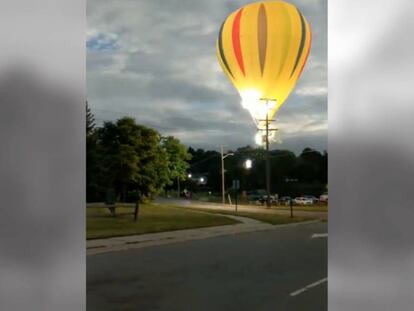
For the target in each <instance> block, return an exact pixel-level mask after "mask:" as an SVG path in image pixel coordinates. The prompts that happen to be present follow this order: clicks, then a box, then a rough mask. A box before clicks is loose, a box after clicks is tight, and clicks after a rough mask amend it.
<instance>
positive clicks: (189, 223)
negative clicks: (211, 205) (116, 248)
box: [86, 204, 238, 240]
mask: <svg viewBox="0 0 414 311" xmlns="http://www.w3.org/2000/svg"><path fill="white" fill-rule="evenodd" d="M119 206H120V207H117V209H116V214H117V216H116V217H113V216H112V215H111V214H110V212H109V210H108V209H107V208H105V207H102V206H99V205H96V206H94V205H92V206H90V207H87V209H86V238H87V239H88V240H89V239H98V238H108V237H115V236H125V235H136V234H143V233H150V232H161V231H171V230H180V229H190V228H200V227H210V226H220V225H230V224H235V223H238V221H236V220H234V219H231V218H228V217H224V216H219V215H209V214H205V213H197V212H195V211H191V210H187V209H180V208H176V207H170V206H165V205H164V206H160V205H154V204H141V205H140V212H139V218H138V221H137V222H134V216H133V212H134V208H133V205H119Z"/></svg>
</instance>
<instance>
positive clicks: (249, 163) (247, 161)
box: [244, 159, 252, 170]
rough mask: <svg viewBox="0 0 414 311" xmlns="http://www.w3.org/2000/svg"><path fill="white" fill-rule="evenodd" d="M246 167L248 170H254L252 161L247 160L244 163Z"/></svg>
mask: <svg viewBox="0 0 414 311" xmlns="http://www.w3.org/2000/svg"><path fill="white" fill-rule="evenodd" d="M244 167H245V168H246V169H247V170H249V169H251V168H252V160H250V159H247V160H246V161H245V162H244Z"/></svg>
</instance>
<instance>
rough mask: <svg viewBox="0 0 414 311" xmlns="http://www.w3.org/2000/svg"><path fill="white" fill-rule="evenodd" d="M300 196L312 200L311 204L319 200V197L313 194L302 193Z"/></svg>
mask: <svg viewBox="0 0 414 311" xmlns="http://www.w3.org/2000/svg"><path fill="white" fill-rule="evenodd" d="M302 197H304V198H307V199H310V200H312V204H316V203H318V202H319V199H318V198H317V197H315V196H313V195H303V196H302Z"/></svg>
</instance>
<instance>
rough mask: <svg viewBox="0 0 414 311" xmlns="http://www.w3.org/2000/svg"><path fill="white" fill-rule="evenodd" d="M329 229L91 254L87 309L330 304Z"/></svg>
mask: <svg viewBox="0 0 414 311" xmlns="http://www.w3.org/2000/svg"><path fill="white" fill-rule="evenodd" d="M326 232H327V224H326V223H321V222H319V223H313V224H306V225H300V226H291V227H281V228H275V229H274V230H269V231H260V232H250V233H241V234H234V235H229V236H221V237H214V238H208V239H204V240H194V241H187V242H180V243H174V244H169V245H162V246H154V247H148V248H142V249H132V250H126V251H119V252H112V253H106V254H99V255H93V256H88V257H87V307H88V308H87V309H88V311H92V310H100V311H106V310H140V311H143V310H168V311H174V310H177V311H178V310H180V311H183V310H191V311H192V310H201V311H204V310H209V311H210V310H229V311H231V310H237V311H242V310H282V311H283V310H294V311H300V310H307V311H313V310H318V311H323V310H327V283H326V282H325V281H324V278H326V276H327V238H326V235H323V233H326ZM315 234H316V235H315ZM312 236H313V238H312ZM318 281H319V282H318ZM315 284H316V285H315ZM308 285H311V287H308V288H306V286H308ZM292 294H293V295H292Z"/></svg>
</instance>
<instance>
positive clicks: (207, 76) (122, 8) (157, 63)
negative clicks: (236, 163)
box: [87, 0, 327, 151]
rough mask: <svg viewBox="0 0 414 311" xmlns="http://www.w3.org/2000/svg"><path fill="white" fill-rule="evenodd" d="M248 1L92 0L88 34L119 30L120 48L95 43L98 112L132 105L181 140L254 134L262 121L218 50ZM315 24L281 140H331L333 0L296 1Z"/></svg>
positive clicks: (127, 110) (90, 81)
mask: <svg viewBox="0 0 414 311" xmlns="http://www.w3.org/2000/svg"><path fill="white" fill-rule="evenodd" d="M248 2H249V1H219V0H213V1H189V0H176V1H161V0H154V1H109V0H108V1H102V0H99V1H98V0H90V1H88V5H87V15H88V32H87V37H88V39H91V38H94V37H96V36H98V35H99V34H105V35H107V36H112V37H116V38H117V41H116V42H117V49H115V50H113V51H104V50H102V51H99V50H96V48H95V49H94V50H88V53H87V71H88V72H87V88H88V101H89V103H90V106H91V108H92V110H93V111H94V113H95V116H96V118H97V120H98V122H99V121H102V120H115V119H117V118H119V117H121V116H123V115H130V116H133V117H135V118H136V119H137V121H138V122H140V123H142V124H144V125H147V126H153V127H155V128H156V129H158V130H159V131H160V132H161V133H162V134H164V135H175V136H177V137H178V138H180V139H181V140H182V142H183V143H185V144H188V145H193V146H196V147H205V148H216V147H217V146H218V145H220V144H222V143H225V144H228V145H229V147H231V148H236V147H238V146H242V145H247V144H251V145H253V144H254V140H253V137H254V135H255V126H254V124H253V122H252V120H251V118H250V116H249V114H248V112H247V111H246V110H243V109H242V108H241V106H240V99H239V96H238V94H237V92H236V91H235V90H234V89H233V87H232V86H231V85H230V83H229V82H228V81H227V80H226V78H225V77H224V75H223V73H222V72H221V69H220V67H219V65H218V63H217V61H216V58H215V40H216V37H217V32H218V29H219V27H220V25H221V23H222V21H223V20H224V18H225V17H226V16H227V15H228V14H229V13H230V12H232V11H234V10H235V9H237V8H238V7H240V6H241V5H243V4H246V3H248ZM291 2H292V3H293V4H295V5H296V6H298V7H299V8H300V9H301V11H302V12H303V14H304V15H305V16H306V18H307V19H308V20H309V22H310V24H311V25H312V32H313V43H312V50H311V53H310V56H309V60H308V63H307V65H306V66H305V70H304V71H303V74H302V77H301V78H300V80H299V81H298V84H297V86H296V89H295V91H294V92H292V94H291V95H290V97H289V98H288V100H287V101H286V102H285V104H284V105H283V106H282V108H281V109H280V111H279V112H278V115H277V116H276V119H277V121H278V122H279V127H280V129H281V133H283V136H282V140H283V143H282V145H280V146H275V147H278V148H282V147H283V148H291V149H294V150H295V151H300V150H301V149H303V148H304V147H306V146H311V147H313V148H316V149H320V150H323V149H326V133H327V128H326V124H327V122H326V119H327V94H326V91H325V90H326V88H327V78H326V76H327V67H326V59H327V53H326V45H327V42H326V38H327V31H326V26H327V25H326V24H327V22H326V19H327V17H326V16H327V12H326V11H327V8H326V7H327V5H326V1H320V0H307V1H306V0H300V1H299V0H298V1H291Z"/></svg>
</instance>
